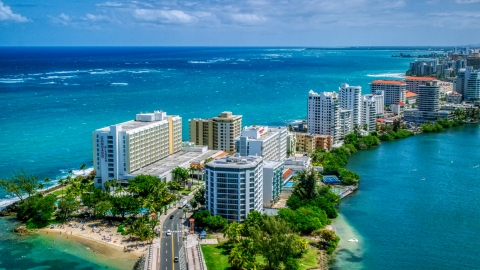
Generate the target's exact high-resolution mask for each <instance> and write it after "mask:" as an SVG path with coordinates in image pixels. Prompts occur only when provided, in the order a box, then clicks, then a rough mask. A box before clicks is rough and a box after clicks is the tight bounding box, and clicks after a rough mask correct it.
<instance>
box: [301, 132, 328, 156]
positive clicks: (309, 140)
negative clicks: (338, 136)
mask: <svg viewBox="0 0 480 270" xmlns="http://www.w3.org/2000/svg"><path fill="white" fill-rule="evenodd" d="M296 138H297V151H299V152H306V153H308V154H311V153H313V152H314V151H315V149H317V148H320V149H325V150H330V149H332V146H333V137H332V136H330V135H316V134H308V133H296Z"/></svg>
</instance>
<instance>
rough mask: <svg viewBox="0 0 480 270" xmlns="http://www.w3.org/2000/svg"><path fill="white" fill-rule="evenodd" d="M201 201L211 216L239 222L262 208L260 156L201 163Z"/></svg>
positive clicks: (226, 158) (228, 158)
mask: <svg viewBox="0 0 480 270" xmlns="http://www.w3.org/2000/svg"><path fill="white" fill-rule="evenodd" d="M205 203H206V207H207V209H208V210H209V211H210V213H212V214H213V215H221V216H222V217H224V218H226V219H227V220H228V221H236V222H242V221H244V220H245V218H246V217H247V215H248V214H249V213H250V212H251V211H259V212H261V211H262V209H263V159H262V157H260V156H249V157H231V156H226V157H222V158H218V159H215V160H213V161H210V162H208V163H207V164H205Z"/></svg>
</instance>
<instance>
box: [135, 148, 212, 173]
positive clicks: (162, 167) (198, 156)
mask: <svg viewBox="0 0 480 270" xmlns="http://www.w3.org/2000/svg"><path fill="white" fill-rule="evenodd" d="M221 152H222V151H221V150H208V151H206V152H204V153H200V152H185V151H179V152H177V153H174V154H171V155H169V156H168V157H165V158H163V159H161V160H159V161H157V162H154V163H152V164H150V165H147V166H145V167H143V168H141V169H139V170H136V171H134V172H132V173H130V175H139V174H150V175H153V176H161V175H164V174H165V173H168V172H170V171H171V170H173V169H175V168H176V167H178V166H187V165H188V166H189V165H190V164H192V163H201V162H202V161H204V160H205V159H207V158H209V157H212V156H215V155H218V154H219V153H221Z"/></svg>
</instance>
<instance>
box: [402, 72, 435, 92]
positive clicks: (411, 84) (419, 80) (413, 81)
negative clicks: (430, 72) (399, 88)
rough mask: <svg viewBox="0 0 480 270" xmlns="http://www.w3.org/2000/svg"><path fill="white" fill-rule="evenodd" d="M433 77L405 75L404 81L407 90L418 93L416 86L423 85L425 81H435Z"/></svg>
mask: <svg viewBox="0 0 480 270" xmlns="http://www.w3.org/2000/svg"><path fill="white" fill-rule="evenodd" d="M436 80H437V79H435V78H434V77H417V76H407V77H405V83H406V84H407V91H410V92H412V93H415V94H418V87H419V86H420V85H425V83H426V82H431V81H436Z"/></svg>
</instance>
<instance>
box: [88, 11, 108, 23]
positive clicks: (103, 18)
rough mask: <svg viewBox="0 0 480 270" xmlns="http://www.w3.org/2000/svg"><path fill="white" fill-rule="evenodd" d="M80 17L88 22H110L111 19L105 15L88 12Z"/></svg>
mask: <svg viewBox="0 0 480 270" xmlns="http://www.w3.org/2000/svg"><path fill="white" fill-rule="evenodd" d="M82 19H83V20H85V21H90V22H110V21H111V19H110V18H109V17H107V16H104V15H93V14H90V13H87V14H85V17H82Z"/></svg>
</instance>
